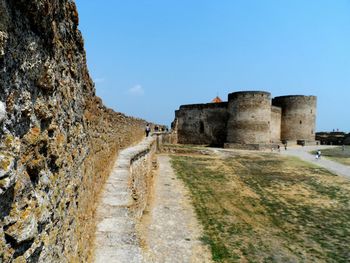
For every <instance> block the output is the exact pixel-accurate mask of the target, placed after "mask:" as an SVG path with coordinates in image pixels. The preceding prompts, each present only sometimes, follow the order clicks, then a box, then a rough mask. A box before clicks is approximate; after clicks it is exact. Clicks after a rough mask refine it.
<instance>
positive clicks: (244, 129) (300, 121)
mask: <svg viewBox="0 0 350 263" xmlns="http://www.w3.org/2000/svg"><path fill="white" fill-rule="evenodd" d="M316 101H317V98H316V97H315V96H303V95H292V96H281V97H275V98H273V99H271V94H270V93H269V92H265V91H240V92H234V93H230V94H229V95H228V101H227V102H222V100H221V99H220V98H219V97H216V98H214V99H213V101H212V103H207V104H192V105H182V106H180V108H179V110H177V111H175V120H174V122H173V125H172V127H173V128H174V130H175V131H176V133H177V140H178V143H182V144H206V145H216V146H223V145H225V147H235V148H252V149H261V148H264V147H271V145H273V144H279V143H288V144H296V143H299V144H304V145H305V144H310V143H312V144H314V143H315V122H316Z"/></svg>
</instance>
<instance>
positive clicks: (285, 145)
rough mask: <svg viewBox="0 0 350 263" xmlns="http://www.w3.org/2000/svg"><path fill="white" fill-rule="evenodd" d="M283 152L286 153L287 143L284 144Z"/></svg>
mask: <svg viewBox="0 0 350 263" xmlns="http://www.w3.org/2000/svg"><path fill="white" fill-rule="evenodd" d="M284 150H286V151H287V143H285V144H284Z"/></svg>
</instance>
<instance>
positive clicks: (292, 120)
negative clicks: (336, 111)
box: [272, 95, 317, 142]
mask: <svg viewBox="0 0 350 263" xmlns="http://www.w3.org/2000/svg"><path fill="white" fill-rule="evenodd" d="M316 103H317V97H316V96H303V95H292V96H281V97H276V98H274V99H273V100H272V105H274V106H278V107H280V108H282V119H281V140H282V141H292V142H295V141H297V140H304V141H314V140H315V125H316Z"/></svg>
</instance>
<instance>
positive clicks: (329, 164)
mask: <svg viewBox="0 0 350 263" xmlns="http://www.w3.org/2000/svg"><path fill="white" fill-rule="evenodd" d="M325 148H330V147H329V146H305V147H300V146H299V147H297V146H296V147H290V148H288V150H287V151H284V150H281V154H284V155H291V156H296V157H299V158H300V159H302V160H305V161H308V162H312V163H314V164H316V165H319V166H321V167H323V168H326V169H328V170H330V171H332V172H333V173H335V174H338V175H341V176H345V177H347V178H349V179H350V167H349V166H346V165H343V164H340V163H337V162H334V161H331V160H329V159H326V158H324V157H321V159H318V160H316V158H315V156H314V155H312V154H310V153H309V152H311V151H314V150H317V149H320V150H321V152H322V149H325Z"/></svg>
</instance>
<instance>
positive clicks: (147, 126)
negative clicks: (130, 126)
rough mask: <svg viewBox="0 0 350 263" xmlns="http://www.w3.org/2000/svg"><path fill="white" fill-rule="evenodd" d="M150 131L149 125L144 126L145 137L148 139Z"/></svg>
mask: <svg viewBox="0 0 350 263" xmlns="http://www.w3.org/2000/svg"><path fill="white" fill-rule="evenodd" d="M150 131H151V127H150V126H149V123H147V125H146V129H145V132H146V137H148V135H149V133H150Z"/></svg>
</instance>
